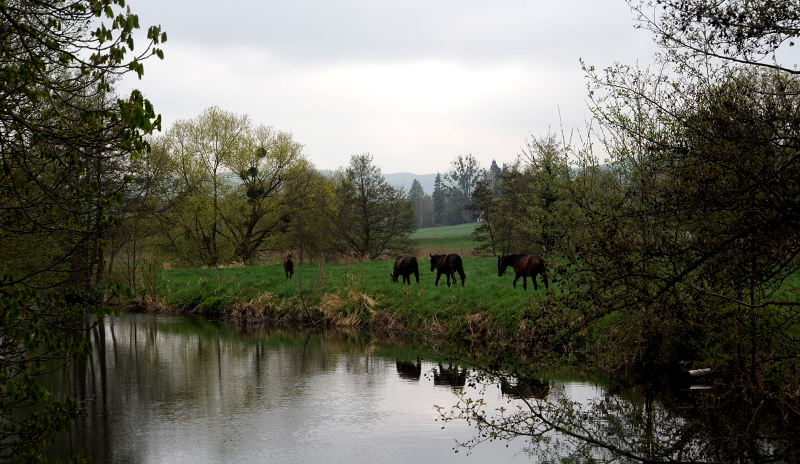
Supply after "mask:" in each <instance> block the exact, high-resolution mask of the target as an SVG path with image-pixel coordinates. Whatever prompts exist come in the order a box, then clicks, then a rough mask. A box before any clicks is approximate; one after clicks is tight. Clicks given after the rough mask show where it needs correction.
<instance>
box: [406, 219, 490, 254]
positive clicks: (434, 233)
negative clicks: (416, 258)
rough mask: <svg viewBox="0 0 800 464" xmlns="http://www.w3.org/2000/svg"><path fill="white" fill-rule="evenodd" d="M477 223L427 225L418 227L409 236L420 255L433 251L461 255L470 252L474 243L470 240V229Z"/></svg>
mask: <svg viewBox="0 0 800 464" xmlns="http://www.w3.org/2000/svg"><path fill="white" fill-rule="evenodd" d="M476 226H477V224H475V223H472V224H459V225H456V226H442V227H428V228H425V229H418V230H417V232H416V233H415V234H414V235H412V236H411V238H412V239H413V240H414V241H415V244H416V246H417V249H418V250H419V252H420V253H419V255H420V256H429V255H430V254H433V253H440V254H444V253H458V254H460V255H462V256H468V255H471V254H472V250H473V248H474V247H475V244H474V243H473V242H472V235H471V234H472V231H473V230H475V227H476Z"/></svg>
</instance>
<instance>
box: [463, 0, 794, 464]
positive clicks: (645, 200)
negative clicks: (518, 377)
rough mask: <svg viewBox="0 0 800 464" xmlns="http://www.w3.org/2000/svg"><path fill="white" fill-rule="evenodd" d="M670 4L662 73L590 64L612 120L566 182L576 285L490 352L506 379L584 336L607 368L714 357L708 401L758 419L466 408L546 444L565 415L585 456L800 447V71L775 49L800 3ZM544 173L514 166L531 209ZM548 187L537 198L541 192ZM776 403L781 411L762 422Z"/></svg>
mask: <svg viewBox="0 0 800 464" xmlns="http://www.w3.org/2000/svg"><path fill="white" fill-rule="evenodd" d="M657 4H658V5H662V6H657V7H656V9H655V10H654V11H655V12H656V13H655V14H656V15H657V16H656V17H654V18H645V19H642V18H641V17H640V25H643V26H644V27H649V28H651V29H652V30H653V31H654V32H655V33H656V38H657V40H658V41H659V42H660V43H661V44H662V45H664V46H665V47H667V48H666V53H665V54H664V55H661V56H660V57H658V60H659V66H660V67H659V70H658V71H657V72H651V71H649V70H639V69H636V68H631V67H628V66H624V65H619V64H618V65H614V66H612V67H609V68H607V69H605V70H603V71H597V70H595V69H594V68H592V67H587V68H586V71H587V74H588V78H589V87H590V92H591V94H590V96H591V99H592V110H593V113H594V122H595V123H596V124H597V126H596V127H592V128H590V131H591V132H590V133H589V135H590V138H589V139H588V140H587V143H586V145H585V146H584V147H583V149H581V150H579V151H576V153H574V156H576V158H578V161H579V169H578V170H577V172H576V173H575V175H574V176H572V175H570V176H569V177H568V178H566V180H567V181H566V182H564V183H563V184H562V188H560V189H559V191H560V194H561V195H563V198H564V201H565V206H567V208H566V209H565V210H564V213H563V214H562V217H563V218H564V219H565V220H566V221H567V222H566V228H565V229H563V230H564V231H566V232H568V234H569V235H568V237H567V238H568V240H564V241H562V242H561V243H562V246H563V247H564V248H565V250H564V251H565V253H564V255H565V257H566V259H568V260H569V262H568V264H567V265H566V274H565V275H564V276H563V279H562V280H561V282H560V284H561V285H562V287H564V288H567V289H569V291H568V292H565V293H564V294H559V295H557V296H555V297H553V298H551V299H549V300H548V302H547V308H546V311H543V312H541V313H539V314H537V315H535V317H533V318H531V320H530V323H531V324H532V325H534V326H535V327H536V328H537V329H538V330H537V331H532V332H531V333H529V334H528V335H527V336H519V337H517V338H516V339H514V340H502V341H498V343H496V344H495V345H494V346H493V347H492V348H493V349H492V350H491V351H490V353H491V355H490V357H489V359H488V360H481V361H482V362H483V367H485V368H487V369H486V370H484V372H485V373H487V374H488V375H489V376H492V377H494V378H497V376H503V375H505V374H503V373H504V372H509V371H510V372H514V371H515V370H523V371H522V372H521V373H522V374H530V372H526V371H524V369H527V368H535V367H536V365H537V364H540V363H542V362H544V360H545V358H546V357H547V356H548V355H550V354H553V353H570V354H573V355H574V354H576V353H579V352H581V353H586V354H587V358H588V359H593V360H595V362H597V363H598V364H599V365H601V366H603V367H605V368H606V369H608V370H609V371H616V372H637V373H639V375H641V376H642V377H644V378H645V379H649V378H652V376H653V375H654V373H656V372H667V373H669V374H670V375H671V376H674V377H679V376H680V372H681V370H683V369H686V368H687V367H704V368H710V369H711V372H712V373H713V376H714V379H715V385H716V386H717V387H718V388H717V389H715V391H714V394H715V396H714V398H713V399H712V400H710V401H709V402H708V403H707V404H705V405H702V406H703V408H705V409H703V410H701V412H700V414H702V415H705V414H707V415H709V416H713V412H714V411H715V410H718V408H719V405H720V404H723V403H725V404H742V405H745V406H746V408H745V413H744V414H742V416H737V418H736V419H734V420H742V421H743V422H742V423H737V424H735V425H731V426H730V429H731V430H733V429H739V431H742V432H744V433H743V435H741V436H737V437H736V438H735V439H733V440H730V439H727V438H726V439H722V440H720V441H718V442H717V443H712V444H711V445H710V446H706V444H705V443H706V442H702V441H694V440H695V439H696V438H697V437H699V436H702V435H703V432H702V431H703V430H705V429H706V428H710V427H709V426H708V424H709V423H713V422H703V421H685V420H679V421H673V420H671V417H670V416H671V414H672V411H665V412H664V414H663V416H661V417H658V414H659V411H657V410H656V409H654V410H653V411H651V412H653V413H654V414H653V415H651V416H648V417H644V418H643V417H642V416H641V415H638V416H637V415H635V414H634V415H631V416H628V417H630V418H625V419H619V420H618V419H617V417H616V410H615V408H616V407H617V405H615V404H613V402H603V403H602V404H598V405H597V408H596V409H592V410H590V411H586V410H584V409H581V406H580V405H577V404H572V403H569V402H565V401H559V400H558V398H547V399H543V401H535V402H529V403H528V404H527V405H526V407H525V408H523V409H522V410H520V411H513V412H510V413H509V414H507V415H503V416H502V417H500V418H498V419H497V420H495V421H494V422H492V420H491V419H488V417H489V416H486V415H482V413H481V411H480V408H481V404H479V403H470V404H466V403H462V404H460V405H459V406H457V407H456V409H455V415H454V416H450V417H451V418H460V419H468V420H475V421H477V422H478V423H479V429H480V432H479V433H480V437H479V438H478V439H477V441H480V440H481V439H483V438H486V439H494V438H502V439H510V438H513V437H516V436H520V435H521V436H526V437H529V438H531V439H532V441H533V443H534V445H539V444H544V445H547V443H548V440H549V438H548V432H549V431H550V430H558V431H561V432H563V433H567V434H568V435H570V436H571V437H572V439H574V440H572V441H571V442H570V443H569V444H567V446H566V447H565V448H564V450H566V451H568V452H569V451H570V449H569V448H570V447H571V449H572V451H575V455H573V456H571V457H572V458H576V459H577V460H581V459H590V458H591V459H594V458H598V459H606V460H614V459H618V460H629V461H639V462H668V461H674V460H684V461H705V460H708V461H712V462H719V461H722V462H726V461H731V460H733V459H743V460H753V461H757V460H762V461H780V460H786V461H791V460H794V459H796V456H797V453H796V447H797V443H796V439H794V438H788V439H787V437H796V436H798V433H797V432H798V424H800V415H798V411H800V402H798V396H797V394H796V392H797V391H798V388H800V355H798V353H800V351H798V339H800V303H798V301H800V298H798V294H797V287H794V286H792V285H790V284H789V282H790V281H791V280H792V276H794V275H797V273H798V272H800V261H798V255H799V254H800V224H798V218H800V214H798V213H799V212H800V191H798V187H797V183H796V182H795V181H794V180H793V179H796V178H797V177H798V175H800V171H798V170H799V169H800V165H798V163H797V160H798V151H797V150H798V147H800V133H798V128H799V127H800V120H798V118H799V117H800V80H798V77H797V74H796V73H795V72H794V71H793V70H791V69H789V68H788V67H786V66H783V65H779V64H776V63H777V61H774V62H773V63H771V64H770V63H764V62H761V61H760V59H761V58H763V57H764V54H765V53H771V52H774V51H775V50H776V48H777V47H778V46H779V44H780V43H782V42H784V41H785V40H790V39H791V38H793V37H796V36H797V34H798V31H797V28H796V26H794V25H793V24H794V22H793V21H795V20H794V19H792V18H796V11H798V8H797V5H796V2H777V3H774V2H738V1H722V2H705V1H702V0H697V1H693V0H689V1H675V2H671V1H666V2H657ZM641 5H642V6H640V7H639V9H638V10H637V11H639V13H641V12H642V11H643V9H644V6H646V5H645V4H641ZM647 5H649V4H647ZM776 5H778V6H779V7H780V8H784V7H789V10H787V11H790V12H788V13H785V12H783V10H781V11H780V12H779V11H778V10H776V9H775V8H774V6H776ZM662 8H663V9H662ZM734 13H735V14H734ZM670 47H672V48H670ZM720 58H722V59H723V60H722V61H720V60H719V59H720ZM546 145H547V144H545V146H546ZM534 148H536V150H537V151H539V152H540V153H541V151H540V147H536V146H535V147H534ZM545 148H546V147H545ZM600 156H605V157H607V159H606V160H605V163H603V164H601V163H600V162H599V157H600ZM541 159H542V160H544V159H546V157H541ZM532 164H533V163H532ZM536 164H537V165H538V169H539V170H540V172H545V173H546V172H547V168H546V166H545V163H541V162H537V163H536ZM542 168H544V169H542ZM533 174H534V173H533V172H526V171H525V170H523V169H518V170H517V172H513V170H509V172H507V173H506V174H505V175H504V177H503V182H505V183H507V184H513V183H516V182H519V184H520V185H519V187H520V188H518V189H516V188H515V189H514V190H513V192H514V193H516V194H518V195H519V196H518V198H519V199H520V201H519V205H520V206H521V207H522V208H527V209H516V211H517V212H518V213H519V214H520V215H521V216H531V215H532V214H531V212H532V210H533V208H536V207H541V206H544V205H547V201H548V195H542V194H541V193H543V192H544V193H546V192H547V191H546V190H539V193H538V194H537V195H536V196H534V195H532V194H533V192H535V191H536V190H535V189H531V190H527V191H526V190H524V188H530V187H532V186H536V185H538V186H546V185H547V183H546V182H543V183H536V182H534V181H533ZM544 179H545V180H546V179H547V177H546V176H545V177H544ZM484 190H486V189H484ZM503 197H504V193H503V185H502V184H501V191H500V196H499V197H498V198H499V199H502V198H503ZM536 197H538V200H539V203H538V204H537V203H534V202H531V201H529V200H527V201H526V199H530V198H536ZM506 198H513V196H512V195H508V194H506ZM488 199H489V196H488V195H487V194H486V192H485V191H484V192H482V198H481V201H482V202H485V201H487V200H488ZM555 203H556V202H555V201H554V202H552V203H551V205H552V204H555ZM490 205H491V206H492V207H494V203H490ZM484 209H488V208H486V207H484ZM539 217H546V216H544V215H542V214H541V213H539ZM522 230H523V231H525V229H524V228H522ZM534 230H535V229H534ZM541 230H542V231H544V230H545V229H544V228H543V229H541ZM748 408H749V409H748ZM766 410H769V411H771V412H769V413H767V412H766ZM764 414H774V418H776V419H777V420H778V421H780V425H779V426H778V427H777V428H776V429H777V430H766V431H761V432H764V433H765V435H760V433H761V432H759V433H755V434H754V433H753V432H752V430H753V428H752V427H755V424H756V423H757V422H758V421H760V420H761V419H762V418H763V417H764ZM635 420H648V421H651V422H650V423H651V424H652V427H653V433H652V434H647V435H646V436H645V437H644V439H645V441H644V442H643V443H642V442H639V441H637V440H633V441H630V440H627V439H626V438H625V437H624V435H621V434H620V432H621V431H622V430H624V429H625V428H626V427H627V425H626V422H625V421H635ZM719 420H720V419H719V418H718V417H717V418H716V421H717V422H718V421H719ZM727 420H728V419H725V421H727ZM743 424H747V425H743ZM698 427H700V429H698ZM698 430H700V431H701V432H700V433H698ZM737 440H738V441H737ZM559 457H560V456H559Z"/></svg>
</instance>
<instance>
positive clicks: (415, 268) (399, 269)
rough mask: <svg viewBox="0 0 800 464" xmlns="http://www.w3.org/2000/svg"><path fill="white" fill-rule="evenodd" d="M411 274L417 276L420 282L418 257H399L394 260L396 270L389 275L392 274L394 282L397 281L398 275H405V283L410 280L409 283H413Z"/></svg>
mask: <svg viewBox="0 0 800 464" xmlns="http://www.w3.org/2000/svg"><path fill="white" fill-rule="evenodd" d="M411 274H414V277H416V278H417V283H419V264H417V258H415V257H413V256H406V257H405V258H403V257H400V258H397V260H396V261H395V262H394V272H393V273H392V274H389V275H390V276H392V282H397V277H398V276H403V283H406V281H408V285H411Z"/></svg>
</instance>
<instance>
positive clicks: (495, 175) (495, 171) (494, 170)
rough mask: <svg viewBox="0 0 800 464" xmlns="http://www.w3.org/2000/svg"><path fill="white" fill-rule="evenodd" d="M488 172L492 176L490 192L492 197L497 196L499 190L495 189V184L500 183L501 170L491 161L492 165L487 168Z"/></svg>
mask: <svg viewBox="0 0 800 464" xmlns="http://www.w3.org/2000/svg"><path fill="white" fill-rule="evenodd" d="M489 172H490V173H491V176H492V177H491V179H492V192H493V193H494V196H498V195H500V189H499V188H498V187H497V184H498V183H499V182H500V178H501V176H502V174H503V170H502V169H500V166H498V165H497V162H496V161H495V160H492V165H491V166H490V167H489Z"/></svg>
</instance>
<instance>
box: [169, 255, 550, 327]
mask: <svg viewBox="0 0 800 464" xmlns="http://www.w3.org/2000/svg"><path fill="white" fill-rule="evenodd" d="M419 264H420V283H419V284H417V283H416V281H415V280H414V277H413V276H412V277H411V278H412V284H411V285H410V286H409V285H407V284H402V283H399V282H398V283H393V282H391V279H390V274H391V272H392V266H393V262H392V261H388V260H387V261H370V262H363V263H350V264H327V265H325V267H324V271H325V280H324V282H323V281H321V280H320V275H319V267H318V266H316V265H296V266H295V275H294V278H293V279H291V280H287V279H286V278H285V277H284V272H283V268H282V266H280V265H271V266H258V267H240V268H227V269H220V270H219V282H217V281H216V279H215V270H214V269H185V270H180V269H175V270H164V271H161V274H160V276H159V278H158V287H157V288H158V293H159V295H160V296H161V297H162V299H163V301H164V303H166V304H168V305H169V306H172V307H176V308H180V309H183V310H195V311H197V312H200V313H205V314H214V313H219V312H224V310H225V308H227V307H230V306H231V305H233V304H235V303H237V302H238V303H242V302H248V301H251V300H255V299H257V298H259V297H260V296H263V295H265V294H269V296H270V298H271V301H273V302H277V304H280V303H281V302H283V304H290V305H295V306H297V305H298V304H301V303H302V299H305V303H306V305H308V306H311V307H314V306H317V305H319V304H320V302H321V300H322V298H323V295H325V294H326V293H327V294H337V295H342V296H346V295H347V294H348V293H349V292H351V291H355V292H360V293H363V294H366V295H368V296H369V297H370V298H372V299H373V300H374V301H375V306H374V308H373V309H382V310H387V311H391V312H394V313H397V314H402V315H407V316H413V317H414V318H423V319H431V318H449V317H452V316H456V315H464V314H474V313H486V314H492V315H493V317H496V318H500V319H509V318H511V319H513V320H516V319H518V314H519V313H520V311H519V310H522V309H525V308H529V307H531V304H532V302H533V301H535V300H536V299H539V298H546V293H545V290H544V286H543V284H542V281H541V277H539V290H538V291H537V290H534V289H533V286H532V284H531V283H530V282H528V290H527V291H523V289H522V282H521V281H520V282H518V285H517V288H516V289H514V288H512V286H511V282H512V281H513V278H514V275H513V272H509V273H506V275H505V276H503V277H498V276H497V261H496V259H495V258H477V257H464V270H465V273H466V276H467V280H466V286H465V287H461V283H460V281H459V284H458V287H452V286H451V287H449V288H448V287H447V285H446V281H445V277H444V276H442V278H441V280H440V281H439V286H438V287H436V286H434V281H435V280H436V273H435V272H431V271H430V259H425V258H421V259H419ZM550 290H551V291H552V290H556V291H557V290H558V286H557V285H551V287H550ZM523 312H524V311H523Z"/></svg>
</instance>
